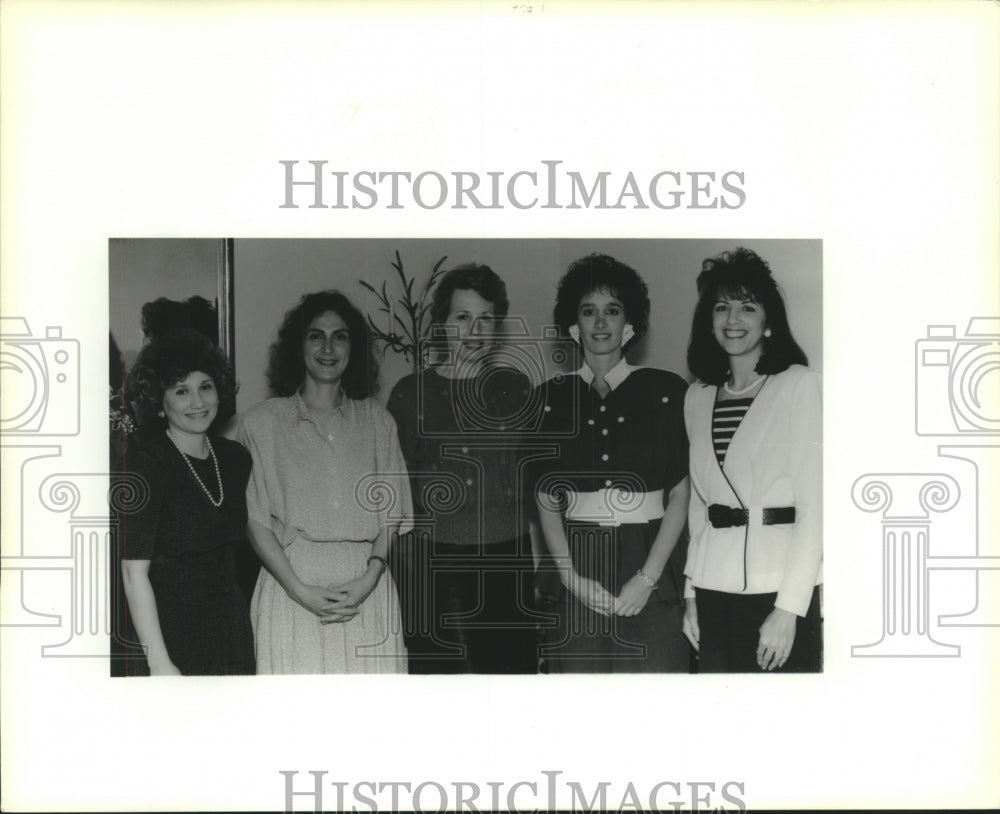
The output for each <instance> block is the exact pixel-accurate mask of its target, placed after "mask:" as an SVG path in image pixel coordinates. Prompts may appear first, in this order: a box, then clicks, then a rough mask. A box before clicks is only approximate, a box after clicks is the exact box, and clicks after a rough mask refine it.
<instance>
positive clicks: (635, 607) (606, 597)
mask: <svg viewBox="0 0 1000 814" xmlns="http://www.w3.org/2000/svg"><path fill="white" fill-rule="evenodd" d="M566 587H567V588H568V589H569V590H570V592H571V593H572V594H573V596H575V597H576V598H577V599H578V600H580V602H582V603H583V604H584V605H586V606H587V607H588V608H590V609H591V610H593V611H596V612H597V613H599V614H601V615H602V616H635V615H636V614H637V613H639V612H640V611H641V610H642V609H643V608H644V607H646V602H647V601H648V600H649V595H650V594H651V593H652V588H650V587H649V586H648V585H646V584H645V583H644V582H643V581H642V580H641V579H640V578H639V577H638V576H634V577H632V578H631V579H630V580H629V581H628V582H626V583H625V586H624V587H623V588H622V592H621V594H620V595H618V596H615V595H614V594H612V593H610V592H609V591H608V590H607V589H606V588H605V587H604V586H603V585H601V583H599V582H597V581H596V580H593V579H588V578H587V577H584V576H580V575H579V574H577V573H576V572H573V573H572V574H570V575H569V578H568V579H567V582H566Z"/></svg>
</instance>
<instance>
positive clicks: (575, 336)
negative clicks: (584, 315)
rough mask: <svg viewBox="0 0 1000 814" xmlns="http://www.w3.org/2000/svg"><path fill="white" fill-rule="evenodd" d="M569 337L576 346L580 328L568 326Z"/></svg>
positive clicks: (578, 341)
mask: <svg viewBox="0 0 1000 814" xmlns="http://www.w3.org/2000/svg"><path fill="white" fill-rule="evenodd" d="M569 335H570V336H571V337H572V338H573V341H574V342H576V344H577V345H579V344H580V326H579V325H570V326H569Z"/></svg>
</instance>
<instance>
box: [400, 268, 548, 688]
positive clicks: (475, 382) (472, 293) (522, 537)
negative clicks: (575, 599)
mask: <svg viewBox="0 0 1000 814" xmlns="http://www.w3.org/2000/svg"><path fill="white" fill-rule="evenodd" d="M507 308H508V302H507V290H506V287H505V286H504V283H503V280H501V279H500V277H498V276H497V274H496V273H495V272H493V270H492V269H490V268H489V267H488V266H484V265H476V264H468V265H463V266H458V267H456V268H454V269H452V270H451V271H449V272H448V273H447V274H446V275H445V276H444V277H443V278H442V279H441V282H440V283H439V284H438V287H437V288H436V289H435V292H434V302H433V304H432V306H431V319H432V323H433V327H432V332H433V333H434V334H436V335H438V336H439V337H440V340H441V341H440V342H435V343H434V344H435V345H436V346H437V349H438V351H439V357H440V358H438V359H437V360H436V362H437V364H434V365H432V366H431V367H429V368H428V369H426V370H424V371H423V372H421V373H417V374H413V375H411V376H407V377H405V378H404V379H402V380H401V381H400V382H399V383H398V384H397V385H396V387H395V388H394V389H393V392H392V395H391V396H390V397H389V403H388V408H389V411H390V412H391V413H392V415H393V417H394V418H395V419H396V426H397V428H398V431H399V443H400V446H401V447H402V450H403V455H404V456H405V458H406V467H407V470H408V471H409V473H410V478H411V486H412V493H413V503H414V508H415V512H416V518H415V522H414V531H412V532H410V533H409V534H407V535H404V536H403V537H401V538H400V540H399V543H398V545H397V550H396V560H397V567H396V569H395V570H396V580H397V584H398V587H399V593H400V604H401V608H402V615H403V624H404V634H405V635H406V646H407V651H408V653H409V672H411V673H534V672H536V671H537V664H538V657H537V653H536V636H535V626H534V620H533V618H532V617H531V615H530V608H531V604H532V598H533V597H532V588H531V573H532V570H533V562H532V558H531V541H530V538H529V537H528V534H527V523H526V521H525V519H524V518H523V517H522V516H521V513H520V511H519V509H520V505H521V504H520V500H519V496H520V489H519V488H518V458H519V456H518V445H517V438H518V432H519V430H520V429H521V427H522V425H523V424H524V423H525V419H526V413H525V405H526V403H527V402H528V401H529V396H530V394H531V386H530V384H529V381H528V379H527V377H526V376H525V375H524V374H523V373H520V372H518V371H517V370H515V369H514V368H513V367H510V366H507V365H505V364H502V363H500V362H502V353H500V352H498V351H499V349H500V346H498V345H496V344H495V343H494V338H495V330H494V327H493V326H494V324H495V321H496V320H498V319H500V318H502V317H504V316H505V315H506V314H507Z"/></svg>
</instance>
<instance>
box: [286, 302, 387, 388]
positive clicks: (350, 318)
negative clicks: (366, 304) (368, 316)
mask: <svg viewBox="0 0 1000 814" xmlns="http://www.w3.org/2000/svg"><path fill="white" fill-rule="evenodd" d="M327 311H333V312H334V313H335V314H336V315H337V316H339V317H340V318H341V319H342V320H344V323H345V324H346V325H347V333H348V335H349V336H350V338H351V357H350V359H349V360H348V363H347V369H346V370H345V371H344V375H343V378H342V379H341V380H340V384H341V388H342V389H343V391H344V395H345V396H347V397H348V398H352V399H363V398H367V397H368V396H370V395H372V394H373V393H375V392H376V391H377V390H378V362H376V361H375V345H374V343H373V342H372V335H371V331H370V330H369V329H368V323H367V322H365V318H364V317H363V316H362V315H361V312H360V311H359V310H358V309H357V308H355V307H354V306H353V305H352V304H351V301H350V300H349V299H347V297H345V296H344V295H343V294H341V293H340V292H339V291H335V290H334V289H329V290H327V291H317V292H315V293H312V294H306V295H305V296H304V297H302V299H301V300H299V302H298V305H296V306H295V307H294V308H292V309H291V310H290V311H288V313H286V314H285V318H284V320H282V323H281V327H280V328H279V329H278V338H277V340H275V342H274V343H273V344H272V345H271V349H270V359H269V364H268V367H267V380H268V382H269V384H270V386H271V391H272V392H273V393H274V394H275V395H276V396H291V395H293V394H294V393H295V392H296V391H297V390H298V389H299V388H300V387H301V386H302V382H303V380H304V379H305V375H306V365H305V361H304V360H303V357H302V343H303V342H304V340H305V338H306V331H307V330H308V329H309V325H310V323H311V322H312V321H313V320H314V319H316V317H318V316H320V315H321V314H325V313H326V312H327Z"/></svg>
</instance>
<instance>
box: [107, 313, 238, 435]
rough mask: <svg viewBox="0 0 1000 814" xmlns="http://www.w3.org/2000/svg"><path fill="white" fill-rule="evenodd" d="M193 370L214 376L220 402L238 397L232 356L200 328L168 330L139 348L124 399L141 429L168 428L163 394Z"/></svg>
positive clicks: (129, 374)
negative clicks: (200, 331) (231, 364)
mask: <svg viewBox="0 0 1000 814" xmlns="http://www.w3.org/2000/svg"><path fill="white" fill-rule="evenodd" d="M192 373H205V374H207V375H208V376H210V377H211V378H212V381H213V382H215V389H216V390H217V391H218V393H219V404H220V405H222V404H226V403H229V402H231V401H232V400H233V399H234V398H235V396H236V390H237V387H236V381H235V379H234V377H233V370H232V367H231V366H230V364H229V360H228V359H226V356H225V354H224V353H223V352H222V351H221V350H220V349H219V347H218V346H217V345H216V344H215V343H214V342H212V341H210V340H209V339H208V338H207V337H205V336H203V335H202V334H200V333H199V332H198V331H194V330H180V331H173V332H170V333H167V334H165V335H163V336H161V337H159V338H157V339H154V340H153V341H152V342H150V343H149V344H148V345H146V346H145V347H143V349H142V350H141V351H139V355H138V356H137V357H136V360H135V362H134V363H133V365H132V369H131V370H129V372H128V375H127V376H126V377H125V400H126V402H127V403H128V404H129V405H130V407H131V409H132V411H133V412H134V414H135V417H136V421H137V423H138V425H139V429H140V430H142V431H143V432H146V433H150V432H155V431H158V430H164V429H166V427H167V419H166V418H165V417H164V416H163V415H161V413H162V412H163V397H164V395H165V394H166V392H167V390H168V389H169V388H171V387H173V386H174V385H175V384H177V383H178V382H182V381H184V380H185V379H186V378H187V377H188V376H190V375H191V374H192Z"/></svg>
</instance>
